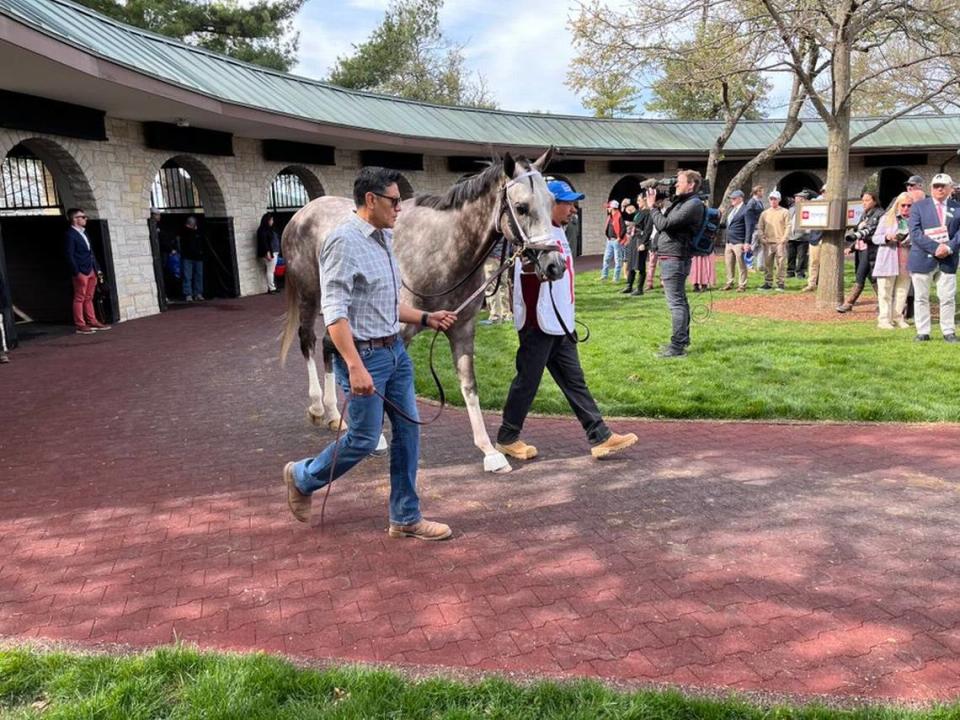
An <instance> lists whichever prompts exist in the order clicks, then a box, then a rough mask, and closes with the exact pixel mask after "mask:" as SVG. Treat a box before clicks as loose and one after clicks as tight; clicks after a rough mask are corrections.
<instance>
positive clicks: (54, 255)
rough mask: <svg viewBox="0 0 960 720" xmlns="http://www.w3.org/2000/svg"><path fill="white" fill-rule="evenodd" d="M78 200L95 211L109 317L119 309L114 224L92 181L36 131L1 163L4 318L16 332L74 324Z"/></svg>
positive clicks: (91, 235)
mask: <svg viewBox="0 0 960 720" xmlns="http://www.w3.org/2000/svg"><path fill="white" fill-rule="evenodd" d="M72 207H77V208H82V209H83V210H84V211H85V213H86V215H87V217H88V221H87V226H86V231H85V232H86V236H87V239H88V240H89V242H90V246H91V249H92V250H93V252H94V255H95V256H96V257H97V262H98V265H99V266H100V269H101V271H102V272H103V273H104V279H105V280H106V284H104V285H103V286H101V287H100V288H99V289H98V291H97V301H96V309H97V314H98V317H99V319H100V320H101V321H102V322H108V323H109V322H115V321H116V320H117V319H118V317H119V308H118V302H117V294H116V284H115V282H114V272H113V256H112V252H111V246H110V233H109V228H108V225H107V222H106V220H105V219H103V218H101V217H99V210H98V207H97V203H96V200H95V198H94V196H93V191H92V189H91V187H90V183H89V182H88V180H87V178H86V175H85V174H84V172H83V170H82V169H81V168H80V165H79V164H78V163H77V161H76V160H75V159H74V158H73V156H72V155H71V154H70V153H69V152H68V151H67V150H66V149H65V148H63V147H62V146H60V145H58V144H57V143H55V142H53V141H51V140H48V139H45V138H30V139H27V140H24V141H22V142H20V143H19V144H17V145H15V146H14V147H13V148H11V149H10V151H9V152H8V153H7V155H6V156H5V157H4V158H3V160H2V164H0V272H2V273H3V275H4V277H5V279H6V280H7V285H8V291H9V295H10V298H9V299H10V301H11V305H12V310H11V311H10V312H8V313H7V315H6V318H5V321H6V323H7V326H6V327H7V330H8V333H7V334H8V339H9V340H13V341H15V340H16V339H18V338H19V339H21V340H22V339H24V338H28V337H30V336H33V335H45V334H48V333H51V332H57V331H65V330H71V329H72V327H73V318H72V298H73V281H72V277H71V269H70V267H69V265H68V264H67V260H66V257H65V255H64V233H65V232H66V229H67V220H66V211H67V210H68V209H69V208H72Z"/></svg>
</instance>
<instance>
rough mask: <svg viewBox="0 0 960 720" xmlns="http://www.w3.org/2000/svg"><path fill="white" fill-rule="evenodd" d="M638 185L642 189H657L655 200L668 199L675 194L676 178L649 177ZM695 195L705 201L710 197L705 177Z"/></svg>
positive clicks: (708, 184)
mask: <svg viewBox="0 0 960 720" xmlns="http://www.w3.org/2000/svg"><path fill="white" fill-rule="evenodd" d="M640 187H641V188H642V189H643V190H644V191H646V190H649V189H650V188H654V189H655V190H656V191H657V201H660V200H670V199H671V198H673V196H674V195H676V194H677V179H676V178H675V177H668V178H659V179H657V178H651V179H649V180H644V181H643V182H642V183H640ZM697 195H698V196H699V197H700V199H701V200H702V201H703V202H706V201H707V200H708V199H709V198H710V183H709V181H708V180H707V179H706V178H704V179H703V180H702V181H701V182H700V189H699V190H698V191H697Z"/></svg>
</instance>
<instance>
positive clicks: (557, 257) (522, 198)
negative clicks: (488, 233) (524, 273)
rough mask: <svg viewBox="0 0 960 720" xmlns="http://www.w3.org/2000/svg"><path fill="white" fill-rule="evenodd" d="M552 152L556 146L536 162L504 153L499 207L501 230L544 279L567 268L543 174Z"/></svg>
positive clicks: (561, 275) (498, 221) (559, 276)
mask: <svg viewBox="0 0 960 720" xmlns="http://www.w3.org/2000/svg"><path fill="white" fill-rule="evenodd" d="M552 155H553V148H549V149H548V150H547V151H546V152H545V153H544V154H543V155H541V156H540V157H539V158H537V159H536V160H535V161H534V162H532V163H531V162H529V161H528V160H526V159H525V158H518V159H516V160H515V159H514V158H513V157H512V156H511V155H510V153H507V154H506V155H504V157H503V174H504V182H503V185H502V186H501V189H500V202H499V207H498V210H497V226H498V228H499V229H500V232H502V233H503V236H504V237H505V238H507V240H509V241H510V242H511V243H512V244H513V247H514V250H518V251H520V254H521V256H522V258H523V262H524V263H525V264H528V265H532V266H533V267H534V268H535V269H536V272H537V274H538V275H539V276H540V279H541V280H559V279H560V278H562V277H563V273H564V271H565V270H566V267H567V266H566V263H565V262H564V260H563V254H562V253H561V252H560V251H558V250H557V243H556V241H555V240H553V226H552V222H551V219H550V216H551V214H552V212H553V195H552V194H551V193H550V191H549V190H548V189H547V183H546V181H545V180H544V179H543V175H542V174H541V172H542V171H543V170H544V169H545V168H546V167H547V164H548V163H549V162H550V158H551V157H552Z"/></svg>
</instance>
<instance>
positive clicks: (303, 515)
mask: <svg viewBox="0 0 960 720" xmlns="http://www.w3.org/2000/svg"><path fill="white" fill-rule="evenodd" d="M283 484H284V485H286V487H287V505H289V506H290V512H292V513H293V516H294V517H295V518H296V519H297V520H299V521H300V522H303V523H305V522H310V504H311V502H312V498H313V496H312V495H304V494H303V493H302V492H300V491H299V490H298V489H297V486H296V484H294V482H293V463H292V462H288V463H287V464H286V465H284V466H283Z"/></svg>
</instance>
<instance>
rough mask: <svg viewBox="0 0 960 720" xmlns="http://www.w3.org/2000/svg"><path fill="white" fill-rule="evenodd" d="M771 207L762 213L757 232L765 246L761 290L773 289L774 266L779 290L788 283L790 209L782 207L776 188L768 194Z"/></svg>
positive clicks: (762, 244)
mask: <svg viewBox="0 0 960 720" xmlns="http://www.w3.org/2000/svg"><path fill="white" fill-rule="evenodd" d="M768 199H769V200H770V207H768V208H767V209H766V210H764V211H763V213H761V215H760V221H759V222H758V223H757V233H758V234H759V235H760V244H761V246H762V247H763V260H764V263H763V264H764V282H763V285H761V286H760V289H761V290H773V276H774V267H776V276H777V290H779V291H781V292H782V291H783V290H784V289H785V287H786V286H785V283H786V271H787V268H786V265H787V264H786V259H787V234H788V233H789V231H790V211H789V210H787V209H786V208H784V207H780V193H779V192H777V191H776V190H774V191H773V192H771V193H770V195H769V196H768Z"/></svg>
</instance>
